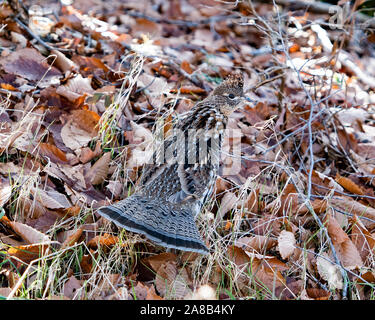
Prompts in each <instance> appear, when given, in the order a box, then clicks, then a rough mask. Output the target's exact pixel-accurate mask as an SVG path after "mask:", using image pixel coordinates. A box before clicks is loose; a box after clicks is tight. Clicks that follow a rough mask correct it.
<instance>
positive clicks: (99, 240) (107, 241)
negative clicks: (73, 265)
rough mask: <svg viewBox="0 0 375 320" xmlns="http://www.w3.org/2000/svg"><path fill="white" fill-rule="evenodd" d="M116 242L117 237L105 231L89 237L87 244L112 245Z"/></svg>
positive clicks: (92, 246)
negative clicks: (102, 233)
mask: <svg viewBox="0 0 375 320" xmlns="http://www.w3.org/2000/svg"><path fill="white" fill-rule="evenodd" d="M116 243H118V237H116V236H113V235H110V234H108V233H105V234H104V235H102V236H96V237H95V238H93V239H91V240H90V241H89V242H88V244H87V246H88V247H91V248H97V247H98V246H107V247H109V246H113V245H115V244H116Z"/></svg>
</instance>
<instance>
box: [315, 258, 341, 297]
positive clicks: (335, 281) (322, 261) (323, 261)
mask: <svg viewBox="0 0 375 320" xmlns="http://www.w3.org/2000/svg"><path fill="white" fill-rule="evenodd" d="M316 266H317V269H318V272H319V274H320V276H321V277H322V278H323V279H324V280H326V281H327V282H328V286H329V288H330V289H332V290H335V289H342V288H343V287H344V283H343V280H342V275H341V272H340V268H339V267H338V266H337V265H335V264H333V263H331V262H330V261H329V257H328V255H327V254H323V255H322V256H319V257H318V258H317V259H316Z"/></svg>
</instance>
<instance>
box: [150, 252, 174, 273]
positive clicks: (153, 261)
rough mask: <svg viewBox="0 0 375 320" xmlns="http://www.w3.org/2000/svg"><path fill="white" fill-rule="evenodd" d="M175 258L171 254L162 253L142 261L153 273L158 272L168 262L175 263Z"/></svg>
mask: <svg viewBox="0 0 375 320" xmlns="http://www.w3.org/2000/svg"><path fill="white" fill-rule="evenodd" d="M176 260H177V256H176V255H175V254H174V253H172V252H163V253H159V254H156V255H154V256H151V257H148V258H145V259H143V261H144V262H145V263H146V264H148V265H149V266H150V267H151V268H152V269H153V270H154V271H155V272H158V270H159V268H160V267H161V266H162V265H163V264H165V263H167V262H169V261H176Z"/></svg>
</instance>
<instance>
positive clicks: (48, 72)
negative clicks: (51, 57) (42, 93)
mask: <svg viewBox="0 0 375 320" xmlns="http://www.w3.org/2000/svg"><path fill="white" fill-rule="evenodd" d="M0 65H2V67H3V69H4V70H5V71H6V72H7V73H10V74H16V75H19V76H21V77H24V78H26V79H28V80H31V81H39V86H41V87H47V86H50V85H52V84H59V83H60V81H59V79H60V77H61V76H62V75H61V72H60V71H59V70H58V69H56V68H55V67H52V66H50V65H48V63H47V61H46V59H45V57H43V56H42V55H41V54H40V53H39V52H38V51H37V50H35V49H33V48H24V49H19V50H16V51H14V52H12V53H11V54H10V55H8V56H7V57H5V58H1V59H0Z"/></svg>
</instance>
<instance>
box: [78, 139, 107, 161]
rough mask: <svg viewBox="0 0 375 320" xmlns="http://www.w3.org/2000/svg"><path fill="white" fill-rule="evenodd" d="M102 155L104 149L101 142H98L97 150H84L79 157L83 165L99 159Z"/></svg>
mask: <svg viewBox="0 0 375 320" xmlns="http://www.w3.org/2000/svg"><path fill="white" fill-rule="evenodd" d="M101 153H102V148H101V144H100V141H97V142H96V145H95V150H94V151H92V150H91V149H90V148H88V147H87V148H82V149H81V153H80V155H79V161H81V162H82V163H87V162H89V161H91V160H92V159H94V158H95V157H98V156H99V155H100V154H101Z"/></svg>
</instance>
